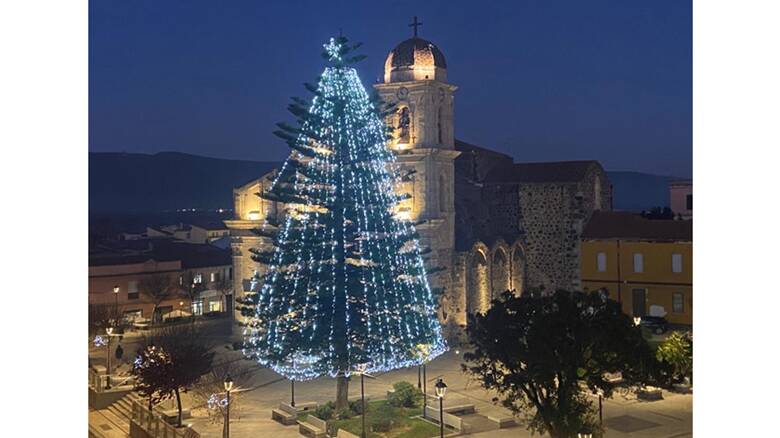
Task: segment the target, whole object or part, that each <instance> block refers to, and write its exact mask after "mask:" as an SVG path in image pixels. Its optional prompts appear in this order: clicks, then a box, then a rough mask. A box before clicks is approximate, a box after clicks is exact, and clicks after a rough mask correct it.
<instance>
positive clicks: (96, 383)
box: [88, 368, 107, 392]
mask: <svg viewBox="0 0 780 438" xmlns="http://www.w3.org/2000/svg"><path fill="white" fill-rule="evenodd" d="M88 370H89V386H91V387H92V388H93V389H94V390H95V392H103V390H104V389H105V388H106V377H107V376H106V375H105V374H98V372H97V371H95V370H93V369H92V368H88Z"/></svg>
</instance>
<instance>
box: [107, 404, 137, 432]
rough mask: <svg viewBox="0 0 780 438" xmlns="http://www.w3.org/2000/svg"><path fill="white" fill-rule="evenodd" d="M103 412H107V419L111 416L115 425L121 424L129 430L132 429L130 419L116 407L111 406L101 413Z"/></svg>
mask: <svg viewBox="0 0 780 438" xmlns="http://www.w3.org/2000/svg"><path fill="white" fill-rule="evenodd" d="M102 411H105V413H106V416H107V417H108V416H109V415H111V417H110V419H111V420H112V421H113V422H114V423H117V424H121V425H123V426H124V425H127V427H128V428H129V427H130V418H129V417H128V416H126V415H125V413H124V412H122V411H121V410H119V409H117V408H116V406H114V405H111V406H109V407H108V408H107V409H103V410H101V412H102Z"/></svg>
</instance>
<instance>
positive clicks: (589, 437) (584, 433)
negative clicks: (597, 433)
mask: <svg viewBox="0 0 780 438" xmlns="http://www.w3.org/2000/svg"><path fill="white" fill-rule="evenodd" d="M577 438H593V434H592V433H591V432H590V431H589V430H587V429H583V430H581V431H580V432H579V433H577Z"/></svg>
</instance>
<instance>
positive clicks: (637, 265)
mask: <svg viewBox="0 0 780 438" xmlns="http://www.w3.org/2000/svg"><path fill="white" fill-rule="evenodd" d="M634 272H637V273H641V272H645V259H644V257H643V256H642V254H639V253H636V254H634Z"/></svg>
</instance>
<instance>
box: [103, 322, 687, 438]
mask: <svg viewBox="0 0 780 438" xmlns="http://www.w3.org/2000/svg"><path fill="white" fill-rule="evenodd" d="M125 341H127V347H126V348H125V351H126V356H125V361H129V360H130V356H132V354H133V353H131V351H133V350H134V348H133V347H135V346H134V345H133V346H131V345H132V344H133V341H134V339H133V337H132V336H130V337H128V338H126V339H125ZM125 341H123V346H124V345H125ZM224 345H226V344H222V345H220V346H219V347H218V348H217V349H216V351H217V353H218V358H217V360H243V359H241V354H240V353H239V352H236V351H231V350H229V349H228V348H225V347H224ZM104 352H105V350H102V352H101V351H100V350H98V349H94V348H92V349H91V354H90V356H91V357H92V360H93V361H97V362H98V363H100V362H99V361H100V359H101V357H103V356H104V354H105V353H104ZM101 353H102V354H101ZM245 363H246V364H247V365H249V366H250V368H251V370H252V371H251V373H250V374H249V377H248V379H247V382H246V385H244V387H241V388H239V389H238V393H236V394H237V395H236V396H237V397H238V398H239V404H238V409H236V411H238V412H233V415H232V416H231V424H230V430H231V436H235V437H258V436H268V437H274V438H288V437H289V438H298V437H300V436H301V435H300V434H299V433H298V428H297V427H295V426H282V425H281V424H279V423H276V422H274V421H272V420H271V409H272V408H275V407H277V405H278V404H279V402H281V401H289V399H290V383H289V381H287V380H285V379H283V378H282V377H281V376H279V375H278V374H276V373H275V372H273V371H271V370H268V369H264V368H260V367H259V366H257V365H256V364H254V363H251V362H248V361H247V362H245ZM461 363H462V354H460V352H457V351H450V352H448V353H447V354H445V355H443V356H442V357H439V358H437V359H436V360H434V361H432V362H431V363H429V364H428V366H427V370H426V371H427V372H426V375H427V379H428V383H427V387H428V394H429V395H432V394H433V393H434V389H433V384H434V382H435V381H436V379H437V378H438V377H442V378H443V379H444V381H445V382H446V383H447V385H448V390H447V397H446V399H445V407H446V406H448V405H449V406H453V405H463V404H473V405H474V406H475V407H476V409H477V413H478V414H479V415H478V416H474V417H473V418H471V419H470V418H465V420H464V421H466V423H468V424H472V423H474V426H475V427H474V432H473V433H472V434H470V436H474V437H488V436H489V437H491V438H500V437H530V436H532V435H531V434H530V433H529V432H528V431H527V430H526V429H525V427H524V426H523V425H522V424H519V425H518V426H516V427H513V428H509V429H501V430H499V429H496V428H495V426H492V425H491V424H490V423H489V422H487V421H484V420H486V419H485V418H484V417H485V416H494V417H506V416H509V415H510V413H509V411H508V410H506V409H504V408H502V407H500V406H496V405H495V404H493V403H492V401H491V400H492V399H493V397H494V394H493V393H491V392H489V391H486V390H484V389H483V388H481V387H480V386H479V384H478V383H477V382H475V381H473V380H471V379H469V377H468V376H467V375H465V374H464V373H463V372H462V371H461V368H460V364H461ZM125 366H128V365H125ZM400 380H406V381H408V382H411V383H413V384H415V385H416V384H417V368H407V369H401V370H395V371H391V372H388V373H384V374H381V375H378V376H376V379H366V385H365V386H366V394H367V396H368V397H369V398H370V399H379V398H384V397H385V396H386V393H387V390H388V389H391V388H392V384H393V383H395V382H398V381H400ZM349 390H350V398H355V399H357V398H359V397H360V384H359V381H357V380H356V379H353V381H352V382H351V384H350V388H349ZM335 392H336V385H335V381H334V380H333V379H330V378H320V379H316V380H313V381H308V382H296V384H295V395H296V401H297V402H299V403H302V402H306V401H316V402H320V403H323V402H326V401H329V400H333V399H334V398H335ZM595 401H596V400H595V399H594V402H595ZM692 401H693V396H692V395H684V394H676V393H671V392H667V391H664V400H661V401H656V402H645V401H639V400H637V399H636V397H635V396H634V395H627V396H624V395H621V394H616V395H615V396H614V397H613V398H612V399H610V400H604V404H603V406H604V425H605V427H606V431H607V433H606V436H607V437H609V438H623V437H631V438H645V437H647V438H649V437H653V438H673V437H674V438H683V437H690V436H692V423H693V413H692V412H693V406H692V404H693V403H692ZM183 402H184V406H185V407H188V406H193V405H194V404H195V403H194V400H192V399H191V398H190V395H189V394H185V395H184V400H183ZM164 403H169V404H170V405H171V407H173V401H172V400H169V401H166V402H164ZM192 414H193V416H192V417H191V418H189V419H186V420H185V422H187V423H192V424H193V427H194V428H195V429H196V430H198V431H199V432H200V433H201V435H202V436H203V437H204V438H218V437H221V431H222V429H221V425H219V424H215V423H213V422H211V421H210V420H209V418H208V416H207V414H206V411H205V409H203V408H197V407H196V408H195V409H192ZM486 429H487V430H486ZM536 436H537V437H538V436H539V435H536Z"/></svg>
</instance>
